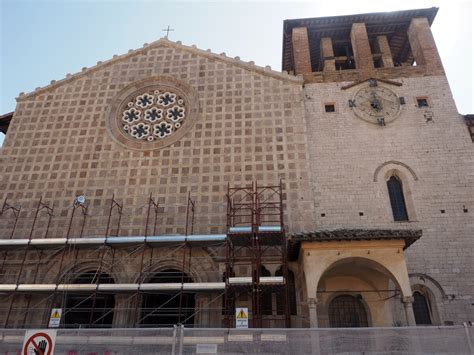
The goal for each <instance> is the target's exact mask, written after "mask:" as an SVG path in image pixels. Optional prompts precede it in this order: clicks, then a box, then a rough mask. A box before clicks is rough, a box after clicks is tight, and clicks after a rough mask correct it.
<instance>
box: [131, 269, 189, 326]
mask: <svg viewBox="0 0 474 355" xmlns="http://www.w3.org/2000/svg"><path fill="white" fill-rule="evenodd" d="M147 282H149V283H181V282H193V280H192V279H191V277H189V276H188V275H187V274H185V273H183V272H182V271H179V270H174V269H168V270H164V271H161V272H159V273H157V274H155V275H154V276H153V278H151V279H149V280H148V281H147ZM195 304H196V300H195V294H194V293H189V292H179V291H169V292H147V293H145V294H143V297H142V310H141V315H140V324H141V326H142V327H172V326H173V325H175V324H178V323H182V324H185V325H187V326H188V327H192V326H193V325H194V312H195Z"/></svg>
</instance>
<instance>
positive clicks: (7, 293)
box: [0, 183, 289, 328]
mask: <svg viewBox="0 0 474 355" xmlns="http://www.w3.org/2000/svg"><path fill="white" fill-rule="evenodd" d="M241 192H244V196H240V197H244V200H243V201H238V200H237V198H240V197H238V196H239V195H240V194H241ZM249 198H250V200H249V201H247V200H248V199H249ZM282 198H283V196H282V185H281V183H280V185H279V186H266V187H259V186H257V184H256V183H254V184H252V188H251V189H250V190H248V189H247V188H230V187H229V190H228V194H227V199H228V207H227V233H226V234H209V235H206V234H199V235H195V234H194V223H195V213H196V202H195V200H193V199H192V198H191V195H190V194H189V193H188V197H187V202H186V219H185V228H184V231H185V233H184V235H160V234H159V233H158V227H159V223H158V219H159V214H160V213H162V212H163V210H164V209H163V208H161V207H160V204H159V203H158V201H157V200H156V199H154V198H153V196H152V194H150V195H149V197H148V202H147V208H146V216H143V220H145V226H144V231H145V233H144V235H137V236H120V229H121V224H122V218H123V211H124V210H125V208H126V206H124V205H123V204H122V203H120V202H119V201H118V200H116V198H115V196H112V198H111V200H110V205H109V208H108V216H107V223H106V228H105V233H104V235H103V236H87V235H85V230H86V228H85V227H86V224H87V221H88V217H90V209H89V206H88V204H87V203H86V202H85V201H80V200H79V199H76V200H75V201H74V203H73V204H72V206H71V209H70V213H69V214H68V217H67V220H66V222H65V223H64V225H65V236H64V237H60V238H57V237H51V236H50V235H49V234H50V224H51V222H52V220H53V219H54V217H55V209H54V205H48V204H47V203H45V202H44V201H43V199H42V198H40V200H39V202H38V204H37V207H36V210H35V213H34V218H33V222H32V225H31V228H30V230H29V236H28V238H22V239H18V238H14V235H15V230H16V228H17V226H18V225H19V220H20V214H21V212H22V209H21V208H20V207H14V206H12V205H10V204H9V203H8V202H7V201H6V200H5V202H4V203H3V206H2V210H1V211H0V218H2V217H4V216H5V215H6V214H7V213H8V212H10V213H11V216H10V222H11V221H13V223H10V225H11V228H12V229H11V232H8V234H9V235H8V239H0V251H1V252H3V260H2V264H1V269H0V279H1V280H2V282H1V284H0V302H1V304H2V306H0V307H1V308H2V312H0V313H2V314H4V315H5V316H4V317H3V321H0V322H2V323H3V324H2V325H3V327H4V328H8V327H16V328H18V327H29V326H30V323H31V319H32V318H34V319H35V320H38V319H40V320H41V323H42V324H41V325H40V326H45V325H47V321H48V319H49V315H50V312H51V310H52V309H53V308H62V309H63V319H62V322H61V327H76V326H80V327H110V326H115V324H110V322H109V321H108V320H110V319H111V315H113V313H114V312H117V313H121V317H122V319H124V317H125V318H127V320H125V321H122V322H121V323H120V324H117V325H116V326H121V327H124V326H126V327H142V326H163V324H154V323H153V321H154V320H156V319H157V318H156V317H157V315H160V314H164V316H163V317H165V318H166V317H168V319H173V321H175V323H177V324H185V325H186V326H193V324H190V323H189V321H190V320H193V319H194V317H195V316H197V315H198V314H199V313H206V312H208V313H212V314H213V315H214V316H215V317H214V318H215V319H218V322H219V323H220V322H222V315H224V320H225V322H224V324H225V325H226V326H228V327H233V326H234V324H233V322H232V318H233V313H234V310H233V309H231V308H230V307H232V306H233V304H234V302H235V299H236V298H237V297H238V295H239V294H242V293H244V292H247V293H248V294H250V295H251V297H252V312H253V323H252V326H253V327H261V326H262V297H261V295H262V293H265V292H274V293H277V294H279V295H281V296H282V297H283V299H285V302H284V304H285V305H287V303H288V302H286V299H287V292H288V290H287V282H286V279H287V271H286V270H287V265H286V238H285V233H284V226H283V203H282ZM248 202H249V203H248ZM247 203H248V204H247ZM40 219H43V220H42V221H40ZM37 222H38V223H37ZM40 222H42V226H41V228H42V229H41V233H43V230H44V234H41V236H42V237H41V238H38V237H37V236H38V233H35V229H36V228H37V225H38V224H39V223H40ZM249 222H250V223H249ZM104 224H105V223H104ZM22 227H23V228H24V224H23V226H22ZM36 232H37V231H36ZM53 234H54V233H53ZM34 236H36V237H34ZM196 248H198V249H199V248H205V250H206V253H205V254H204V253H202V252H201V253H199V252H197V251H195V250H196ZM243 249H247V250H250V251H251V253H250V254H249V255H251V256H249V257H245V256H243V255H241V251H242V250H243ZM204 255H206V256H204ZM170 257H172V258H173V260H175V264H176V261H177V260H180V261H179V264H180V266H178V267H175V268H174V269H173V270H166V271H165V272H164V273H163V275H161V276H160V275H158V274H159V273H157V272H156V271H154V269H153V267H154V265H155V264H157V263H159V262H160V260H169V258H170ZM209 257H212V258H215V259H216V260H218V261H217V263H219V262H222V263H223V264H224V263H225V267H226V271H225V274H224V278H223V279H222V274H220V271H219V270H218V269H216V270H212V271H209V273H210V274H209V275H204V276H205V277H204V281H207V282H198V281H199V280H194V279H191V278H190V276H191V275H192V272H191V271H192V266H193V265H199V263H201V261H202V260H201V259H202V258H209ZM200 258H201V259H200ZM45 259H48V260H54V261H55V262H54V265H55V267H54V268H53V269H51V270H49V271H47V272H48V273H49V280H53V282H44V281H42V280H41V278H39V276H38V275H39V274H40V269H41V268H42V267H45V265H44V264H42V261H43V260H45ZM242 262H243V263H247V264H249V265H252V267H251V270H252V273H251V274H250V275H237V276H236V275H235V273H234V271H233V266H234V265H235V264H236V263H242ZM88 263H90V264H93V265H95V266H94V270H93V272H92V273H91V272H90V271H87V272H86V274H84V272H85V271H84V268H83V267H82V268H81V265H83V264H88ZM264 263H265V264H271V263H279V264H281V265H282V267H283V271H284V273H283V276H276V277H271V276H269V275H261V273H260V272H259V268H260V267H261V266H262V265H263V264H264ZM123 265H131V266H132V268H133V270H134V271H133V274H134V277H133V280H134V282H133V283H120V282H118V283H117V282H115V280H114V277H115V276H117V275H119V271H118V270H120V267H121V266H123ZM55 269H56V270H55ZM41 270H42V269H41ZM41 272H43V273H44V270H42V271H41ZM51 273H54V274H51ZM112 273H113V275H112ZM109 274H110V275H109ZM157 275H158V276H157ZM160 277H161V278H162V279H160ZM150 295H151V296H150ZM190 295H191V296H192V297H195V296H198V295H201V296H199V297H204V298H202V299H200V303H199V305H197V304H196V305H195V304H194V302H195V299H194V298H193V301H190V297H191V296H190ZM224 295H225V297H224ZM155 296H156V297H155ZM110 297H112V299H113V302H109V301H110V300H111V298H110ZM150 297H151V298H153V297H155V298H158V299H160V300H161V301H162V302H161V301H160V302H161V303H160V304H155V303H153V304H152V305H151V306H150V305H147V304H146V302H145V300H146V299H150ZM160 297H161V298H160ZM71 300H73V301H71ZM222 301H224V302H222ZM74 302H75V303H74ZM217 305H218V306H217ZM222 307H225V308H224V309H223V308H222ZM286 308H287V307H286ZM86 313H87V314H86ZM75 314H76V315H79V316H80V317H82V320H83V321H82V322H81V323H78V324H75V323H74V322H72V321H70V319H72V318H73V317H72V316H74V315H75ZM124 314H126V315H124ZM71 317H72V318H71ZM203 317H204V316H203ZM209 317H211V316H208V318H209ZM86 318H87V320H85V321H84V319H86ZM267 318H268V317H267ZM280 319H281V317H280ZM107 322H109V323H107ZM219 323H216V322H215V321H214V322H213V324H214V326H216V325H218V324H219ZM285 324H286V325H287V326H289V314H288V310H287V309H285ZM166 325H170V324H166Z"/></svg>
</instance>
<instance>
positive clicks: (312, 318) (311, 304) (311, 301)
mask: <svg viewBox="0 0 474 355" xmlns="http://www.w3.org/2000/svg"><path fill="white" fill-rule="evenodd" d="M316 306H317V300H316V298H308V311H309V326H310V328H317V327H318V311H317V310H316Z"/></svg>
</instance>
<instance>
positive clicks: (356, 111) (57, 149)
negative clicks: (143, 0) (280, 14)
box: [0, 8, 474, 328]
mask: <svg viewBox="0 0 474 355" xmlns="http://www.w3.org/2000/svg"><path fill="white" fill-rule="evenodd" d="M436 12H437V9H436V8H430V9H420V10H407V11H399V12H392V13H375V14H361V15H351V16H338V17H325V18H308V19H296V20H287V21H285V22H284V25H283V53H282V69H283V71H282V72H279V71H275V70H272V69H271V68H269V67H265V68H262V67H258V66H256V65H255V64H254V63H252V62H250V63H248V62H243V61H241V60H240V59H239V58H238V57H236V58H229V57H227V56H226V55H225V53H222V54H215V53H212V52H211V51H210V50H207V51H206V50H201V49H198V48H196V47H195V46H185V45H183V44H181V43H180V42H176V43H175V42H172V41H169V40H167V39H160V40H158V41H157V42H154V43H152V44H145V45H144V46H143V48H140V49H137V50H131V51H129V53H127V54H124V55H121V56H114V58H112V59H110V60H109V61H106V62H103V63H100V62H99V63H98V64H97V65H96V66H94V67H92V68H83V70H82V71H81V72H80V73H77V74H74V75H68V76H67V77H66V78H64V79H63V80H59V81H52V82H51V83H50V85H48V86H46V87H43V88H38V89H37V90H35V91H34V92H31V93H27V94H23V93H22V94H20V96H19V97H18V98H17V107H16V109H15V112H14V113H11V114H6V115H3V116H1V117H0V123H1V125H0V128H1V129H2V131H4V132H5V133H6V139H5V143H4V146H3V148H1V150H0V178H1V179H0V187H1V188H0V198H1V201H2V209H1V215H0V237H1V239H0V248H1V255H0V258H1V264H2V271H1V273H0V277H1V278H2V281H1V284H0V290H1V293H0V304H1V308H2V310H3V311H2V314H1V316H0V322H1V323H0V324H2V327H4V328H12V327H15V328H21V327H28V328H29V327H46V326H47V325H48V321H49V319H50V313H51V310H52V309H56V308H59V309H61V311H62V313H63V316H62V318H61V327H65V328H71V327H117V328H118V327H121V328H123V327H165V326H172V325H174V324H178V323H181V324H184V325H185V326H186V327H234V326H235V324H236V321H237V319H236V318H238V317H239V314H238V313H237V314H236V310H237V309H239V310H241V309H244V311H245V312H247V313H248V316H249V321H250V326H251V327H363V326H401V325H453V324H462V323H463V322H468V321H472V320H473V319H474V309H473V306H472V304H473V302H474V294H473V290H474V277H473V275H474V264H473V263H472V251H473V247H474V241H473V238H472V236H473V232H474V224H473V222H472V221H473V218H472V214H473V210H474V189H473V186H474V154H473V149H474V143H473V141H474V138H473V130H472V127H473V126H472V125H473V120H472V117H471V116H470V115H467V116H462V115H460V114H459V113H458V112H457V110H456V106H455V102H454V100H453V97H452V94H451V91H450V88H449V83H448V81H447V78H446V75H445V72H444V69H443V66H442V63H441V59H440V57H439V54H438V52H437V49H436V44H435V42H434V39H433V36H432V33H431V30H430V25H431V23H432V22H433V20H434V18H435V16H436Z"/></svg>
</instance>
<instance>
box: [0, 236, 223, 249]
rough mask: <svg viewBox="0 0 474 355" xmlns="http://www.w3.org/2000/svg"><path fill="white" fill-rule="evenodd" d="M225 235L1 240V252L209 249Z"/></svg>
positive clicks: (220, 241) (221, 240)
mask: <svg viewBox="0 0 474 355" xmlns="http://www.w3.org/2000/svg"><path fill="white" fill-rule="evenodd" d="M225 241H226V235H225V234H209V235H204V234H203V235H187V236H186V235H156V236H131V237H115V236H109V237H82V238H44V239H0V250H15V249H22V248H25V247H31V248H37V249H51V248H60V247H63V246H74V247H76V248H78V249H81V248H84V249H87V248H97V247H101V246H107V247H112V248H129V247H135V246H139V245H142V244H147V245H148V246H150V247H167V246H172V245H176V244H180V243H188V245H190V246H192V247H207V246H209V245H213V244H216V243H224V242H225Z"/></svg>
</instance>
